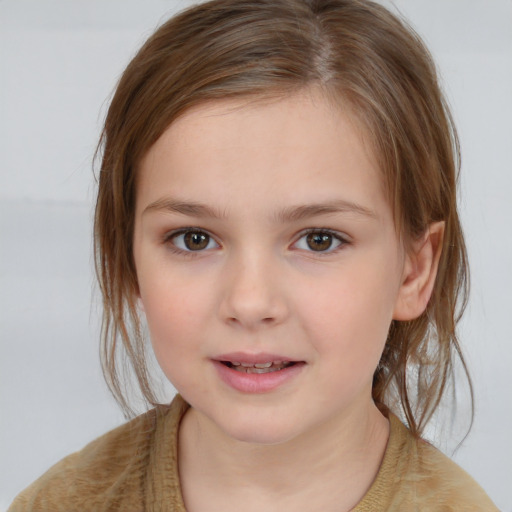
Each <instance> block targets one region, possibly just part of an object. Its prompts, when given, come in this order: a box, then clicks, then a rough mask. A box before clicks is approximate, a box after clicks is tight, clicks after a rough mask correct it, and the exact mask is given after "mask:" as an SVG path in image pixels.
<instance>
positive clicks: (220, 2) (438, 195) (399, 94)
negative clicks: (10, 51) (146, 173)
mask: <svg viewBox="0 0 512 512" xmlns="http://www.w3.org/2000/svg"><path fill="white" fill-rule="evenodd" d="M308 87H317V88H319V89H320V90H321V92H322V93H323V94H324V95H325V97H326V98H328V99H329V101H330V102H332V104H333V106H334V108H336V106H337V105H338V106H339V107H338V108H341V109H343V110H345V111H350V114H351V115H353V116H354V117H355V118H356V119H357V121H358V122H359V123H360V124H361V126H362V129H363V131H364V134H365V139H366V141H367V143H368V144H370V145H371V147H372V150H373V151H374V152H375V155H376V157H377V159H378V162H379V168H380V170H381V171H382V179H383V183H384V186H385V190H386V195H387V197H388V198H389V201H390V204H391V205H392V208H393V213H394V217H395V223H396V229H397V230H398V231H399V233H400V235H401V237H402V239H403V241H404V243H405V244H406V245H407V244H408V243H409V242H410V241H412V240H415V239H418V238H420V237H422V236H423V235H424V233H425V232H426V231H427V229H428V226H429V225H430V224H431V223H433V222H436V221H444V223H445V231H444V238H443V243H442V252H441V258H440V261H439V268H438V275H437V279H436V282H435V286H434V289H433V292H432V296H431V299H430V301H429V302H428V305H427V307H426V309H425V311H424V312H423V313H422V314H421V315H420V316H419V317H418V318H416V319H414V320H412V321H405V322H401V321H393V323H392V324H391V326H390V330H389V336H388V340H387V342H386V346H385V350H384V353H383V354H382V358H381V361H380V363H379V366H378V368H377V370H376V372H375V376H374V382H373V397H374V400H375V402H376V403H377V404H379V406H381V407H392V408H393V410H395V411H396V412H397V413H400V412H403V414H404V415H405V417H406V419H407V422H408V425H409V427H410V429H411V431H412V432H413V433H415V434H418V435H419V434H420V433H421V431H422V430H423V428H424V427H425V424H426V423H427V422H428V420H429V418H430V417H431V415H432V413H433V412H434V411H435V409H436V407H437V406H438V404H439V402H440V400H441V397H442V395H443V393H444V391H445V389H446V386H447V383H448V380H449V378H450V375H451V372H452V367H453V358H454V357H458V358H459V359H460V360H461V361H462V364H463V367H464V368H465V365H464V361H463V359H462V355H461V351H460V348H459V344H458V341H457V335H456V331H455V327H456V323H457V320H458V319H459V318H460V315H461V314H462V311H463V309H464V306H465V304H466V297H467V283H468V267H467V258H466V249H465V244H464V238H463V234H462V230H461V226H460V222H459V217H458V213H457V205H456V183H457V173H458V169H459V146H458V140H457V134H456V131H455V127H454V125H453V122H452V118H451V116H450V113H449V110H448V108H447V105H446V102H445V100H444V98H443V95H442V93H441V91H440V88H439V85H438V80H437V75H436V69H435V66H434V63H433V62H432V59H431V56H430V54H429V52H428V50H427V49H426V48H425V46H424V44H423V43H422V41H421V40H420V38H419V37H418V36H417V35H416V34H415V33H414V32H413V31H412V30H411V29H410V27H407V26H406V25H405V24H404V22H403V21H401V20H399V19H397V18H396V17H395V16H393V15H392V14H391V13H390V12H389V11H387V10H386V9H385V8H384V7H382V6H381V5H379V4H376V3H373V2H367V1H358V0H348V1H299V0H297V1H294V0H282V1H281V0H280V1H274V0H272V1H270V0H269V1H252V0H251V1H244V0H242V1H239V0H235V1H231V0H217V1H214V2H209V3H205V4H201V5H198V6H197V7H194V8H192V9H190V10H187V11H186V12H184V13H182V14H180V15H178V16H176V17H174V18H172V19H170V20H169V21H168V22H167V23H165V24H164V25H163V26H161V27H160V28H159V29H158V30H157V32H156V33H155V34H154V35H153V36H152V37H151V38H150V39H149V40H148V41H147V42H146V44H145V45H144V46H143V47H142V49H141V50H140V51H139V53H138V54H137V55H136V56H135V58H134V59H133V60H132V62H131V63H130V65H129V66H128V67H127V69H126V71H125V72H124V74H123V76H122V78H121V80H120V82H119V84H118V87H117V90H116V93H115V96H114V98H113V100H112V103H111V106H110V109H109V111H108V115H107V119H106V122H105V128H104V131H103V136H102V144H103V146H102V150H103V161H102V164H101V172H100V179H99V193H98V201H97V206H96V218H95V233H96V239H95V240H96V254H97V270H98V276H99V281H100V283H101V289H102V292H103V297H104V329H103V335H102V342H103V363H104V372H105V375H106V377H107V381H108V383H109V385H110V388H111V390H112V392H113V394H114V396H115V397H116V398H117V400H118V401H119V402H120V404H122V406H123V407H124V408H125V410H126V411H129V410H130V407H129V404H128V402H127V400H126V399H125V396H124V394H123V391H122V389H123V386H122V384H121V383H120V378H119V374H118V369H117V364H118V358H117V357H116V352H117V351H118V350H119V349H121V346H122V347H123V348H124V350H125V352H126V354H127V356H128V359H129V363H130V365H131V367H132V368H133V370H134V372H135V375H136V377H137V380H138V383H139V386H140V388H141V390H142V392H143V394H144V396H145V398H146V399H147V401H148V403H149V404H153V405H156V403H157V402H158V401H157V398H156V396H155V394H154V392H153V391H152V389H151V385H150V377H149V375H148V370H147V367H146V354H145V346H146V345H145V342H144V340H143V337H142V328H141V324H140V318H139V313H138V311H137V307H136V305H137V297H138V286H137V274H136V270H135V267H134V261H133V255H132V237H133V225H134V211H135V187H136V184H137V166H138V164H139V162H140V160H141V158H142V157H143V156H144V154H145V153H146V152H147V151H148V149H149V148H150V147H151V146H152V144H154V142H155V141H156V140H157V139H158V138H159V137H160V135H162V133H163V132H164V130H165V129H166V128H167V127H168V126H169V125H170V124H171V123H172V122H173V121H174V120H176V119H177V118H178V117H179V116H180V115H182V114H183V113H184V112H186V111H187V110H189V109H191V108H192V107H194V106H197V105H201V104H204V103H207V102H211V101H215V100H219V99H222V100H225V99H228V98H238V97H241V98H248V99H255V100H258V99H278V98H283V97H286V96H288V95H290V94H292V93H294V92H297V91H300V90H302V89H305V88H308ZM120 345H121V346H120ZM399 408H400V409H401V410H400V409H399Z"/></svg>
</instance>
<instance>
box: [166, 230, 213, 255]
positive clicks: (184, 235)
mask: <svg viewBox="0 0 512 512" xmlns="http://www.w3.org/2000/svg"><path fill="white" fill-rule="evenodd" d="M167 240H169V241H170V242H171V243H172V244H173V245H174V246H175V247H176V248H177V249H179V250H181V251H185V252H198V251H204V250H205V249H214V248H215V247H219V244H218V243H217V242H215V240H214V239H213V238H212V237H211V236H210V235H209V234H208V233H205V232H204V231H201V230H199V229H187V230H183V231H179V232H178V233H173V234H171V235H170V236H168V237H167Z"/></svg>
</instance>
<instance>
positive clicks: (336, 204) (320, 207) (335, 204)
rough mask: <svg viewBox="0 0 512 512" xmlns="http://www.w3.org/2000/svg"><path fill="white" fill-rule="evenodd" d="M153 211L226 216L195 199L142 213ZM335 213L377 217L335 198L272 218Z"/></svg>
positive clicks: (163, 204) (159, 204) (156, 205)
mask: <svg viewBox="0 0 512 512" xmlns="http://www.w3.org/2000/svg"><path fill="white" fill-rule="evenodd" d="M153 211H167V212H171V213H178V214H181V215H187V216H189V217H198V218H205V217H210V218H214V219H221V220H222V219H226V218H227V215H226V212H225V211H220V210H218V209H216V208H213V207H211V206H208V205H206V204H203V203H198V202H195V201H179V200H174V199H170V198H165V199H158V200H157V201H154V202H153V203H151V204H149V205H148V206H147V207H146V208H145V209H144V211H143V212H142V213H143V214H145V213H147V212H153ZM336 213H348V214H356V215H359V216H363V217H370V218H374V219H376V218H377V214H376V213H375V212H374V211H373V210H371V209H369V208H367V207H365V206H362V205H360V204H357V203H354V202H352V201H347V200H344V199H336V200H333V201H327V202H325V203H314V204H306V205H299V206H289V207H287V208H285V209H283V210H281V211H279V212H276V213H275V214H274V215H273V217H272V219H273V221H274V222H275V223H283V224H284V223H287V222H297V221H300V220H303V219H307V218H309V217H316V216H319V215H329V214H336Z"/></svg>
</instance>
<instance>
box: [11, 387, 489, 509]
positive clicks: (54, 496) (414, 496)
mask: <svg viewBox="0 0 512 512" xmlns="http://www.w3.org/2000/svg"><path fill="white" fill-rule="evenodd" d="M187 409H188V405H187V404H186V403H185V401H184V400H183V399H182V398H181V397H180V396H179V395H178V396H176V398H175V399H174V400H173V402H172V403H171V405H170V406H169V407H160V408H157V409H153V410H151V411H149V412H147V413H146V414H143V415H142V416H139V417H137V418H135V419H134V420H132V421H130V422H129V423H126V424H125V425H122V426H121V427H119V428H117V429H115V430H112V431H111V432H108V433H107V434H105V435H104V436H102V437H100V438H98V439H96V440H95V441H93V442H92V443H90V444H89V445H87V446H86V447H85V448H84V449H83V450H81V451H79V452H77V453H74V454H72V455H69V456H68V457H66V458H65V459H63V460H62V461H60V462H59V463H57V464H56V465H55V466H53V467H52V468H51V469H49V470H48V471H47V472H46V473H45V474H44V475H43V476H42V477H40V478H39V479H38V480H36V481H35V482H34V483H33V484H32V485H30V486H29V487H28V488H27V489H25V491H23V492H22V493H21V494H20V495H19V496H18V497H17V498H16V499H15V500H14V502H13V503H12V505H11V507H10V508H9V511H8V512H28V511H30V512H36V511H37V512H46V511H48V512H50V511H51V512H75V511H76V512H107V511H109V512H113V511H123V512H142V511H151V512H153V511H154V512H186V510H185V506H184V504H183V497H182V495H181V490H180V482H179V474H178V464H177V462H178V427H179V423H180V420H181V418H182V417H183V415H184V414H185V412H186V410H187ZM390 422H391V429H390V438H389V442H388V446H387V448H386V453H385V455H384V459H383V461H382V465H381V468H380V470H379V473H378V475H377V478H376V479H375V481H374V483H373V485H372V486H371V488H370V490H369V491H368V492H367V494H366V495H365V497H364V498H363V499H362V501H361V502H360V503H359V505H357V507H356V508H355V509H353V512H380V511H383V512H384V511H392V512H416V511H418V512H420V511H421V512H496V511H498V509H497V508H496V507H495V506H494V505H493V504H492V502H491V501H490V499H489V498H488V497H487V495H486V494H485V492H484V491H483V490H482V489H481V488H480V487H479V485H478V484H477V483H476V482H475V481H474V480H473V479H472V478H471V477H470V476H469V475H468V474H467V473H466V472H465V471H463V470H462V469H461V468H459V467H458V466H457V465H456V464H455V463H453V462H452V461H451V460H450V459H448V458H447V457H446V456H444V455H443V454H442V453H441V452H439V451H438V450H437V449H436V448H434V447H433V446H431V445H429V444H428V443H426V442H425V441H417V440H415V439H414V437H413V436H412V435H411V434H410V432H409V431H408V430H407V428H406V427H405V426H404V425H402V423H401V422H400V420H398V419H397V418H396V417H395V416H391V418H390ZM263 512H264V511H263ZM315 512H316V511H315ZM333 512H335V511H333Z"/></svg>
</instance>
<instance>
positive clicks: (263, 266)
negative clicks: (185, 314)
mask: <svg viewBox="0 0 512 512" xmlns="http://www.w3.org/2000/svg"><path fill="white" fill-rule="evenodd" d="M223 281H224V282H223V287H222V288H223V294H222V300H221V303H220V309H219V310H220V315H221V318H222V319H223V321H224V322H226V323H228V324H231V325H234V326H241V327H244V328H246V329H251V330H255V329H258V328H262V327H265V326H271V325H278V324H281V323H282V322H283V321H284V320H285V319H286V317H287V316H288V304H287V300H286V297H285V293H284V289H283V287H282V286H281V278H280V276H279V269H278V264H277V263H276V262H275V261H273V260H272V258H271V257H264V256H262V255H256V254H251V255H246V256H245V257H242V256H241V257H239V258H237V259H236V260H235V261H233V260H232V261H230V262H229V263H227V265H226V272H225V274H224V278H223Z"/></svg>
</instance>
